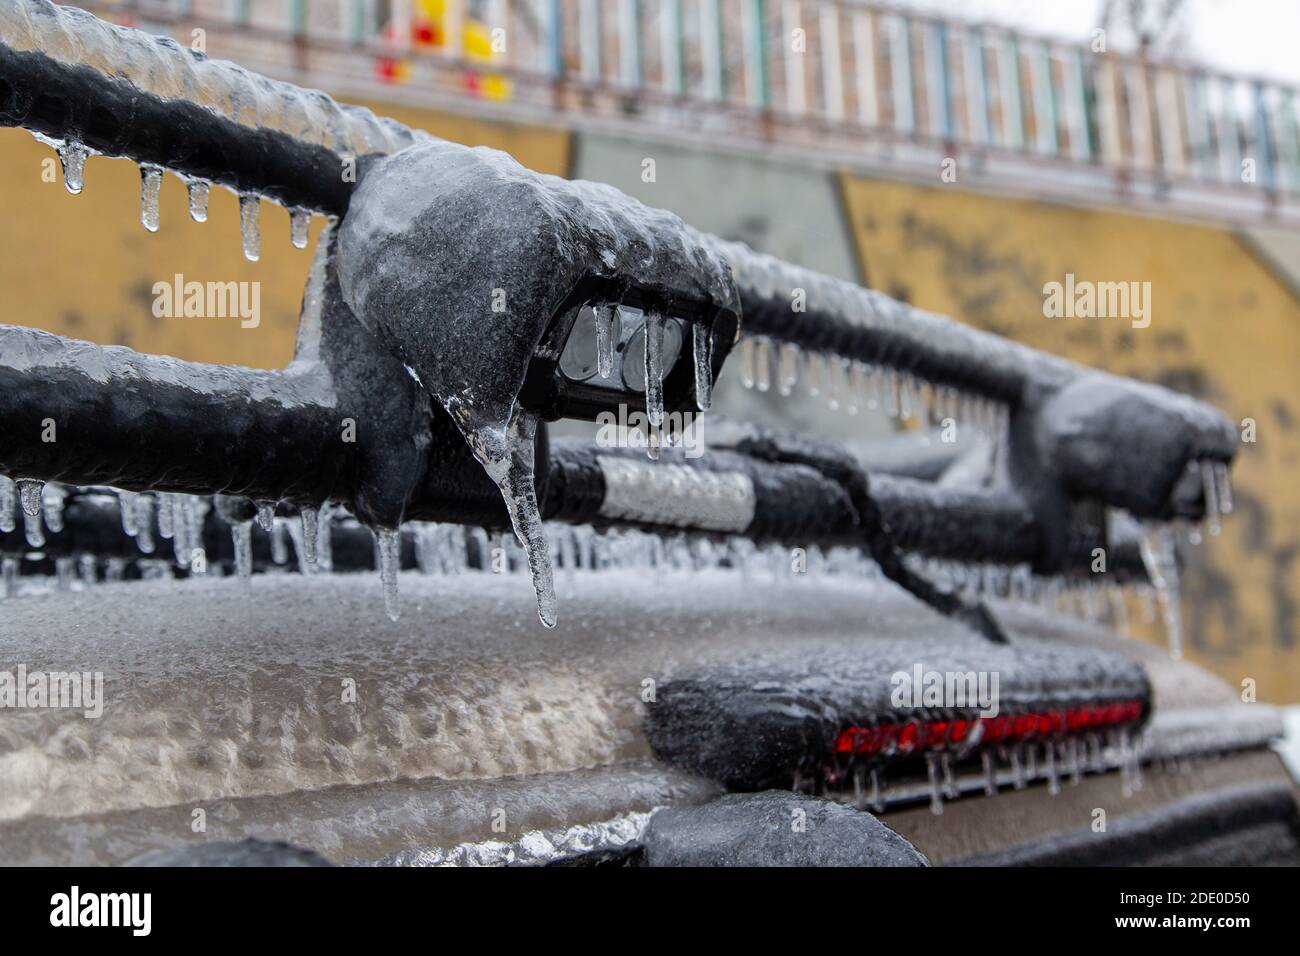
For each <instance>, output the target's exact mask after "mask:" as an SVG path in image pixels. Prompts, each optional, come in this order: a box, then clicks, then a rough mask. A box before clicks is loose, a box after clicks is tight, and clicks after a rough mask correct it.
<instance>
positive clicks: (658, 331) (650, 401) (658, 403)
mask: <svg viewBox="0 0 1300 956" xmlns="http://www.w3.org/2000/svg"><path fill="white" fill-rule="evenodd" d="M645 413H646V418H648V419H649V420H650V424H651V426H652V427H654V428H655V429H658V427H659V426H660V425H662V424H663V420H664V317H663V316H662V315H660V314H659V313H657V312H647V313H646V316H645ZM651 457H652V458H653V457H655V456H654V455H652V456H651Z"/></svg>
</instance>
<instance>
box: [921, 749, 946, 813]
mask: <svg viewBox="0 0 1300 956" xmlns="http://www.w3.org/2000/svg"><path fill="white" fill-rule="evenodd" d="M925 775H926V778H927V779H928V780H929V783H930V812H931V813H933V814H934V815H935V816H936V817H941V816H943V791H942V789H941V788H940V786H939V762H938V759H937V758H936V757H935V755H934V754H926V755H925Z"/></svg>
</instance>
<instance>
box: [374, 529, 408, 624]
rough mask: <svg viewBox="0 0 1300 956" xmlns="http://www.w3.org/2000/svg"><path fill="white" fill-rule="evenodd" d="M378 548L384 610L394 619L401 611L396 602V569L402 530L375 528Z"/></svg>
mask: <svg viewBox="0 0 1300 956" xmlns="http://www.w3.org/2000/svg"><path fill="white" fill-rule="evenodd" d="M375 543H376V545H377V546H378V549H379V580H380V581H381V582H382V583H383V586H384V611H385V613H387V614H388V619H389V620H390V621H396V620H397V618H398V617H399V616H400V614H401V611H400V609H399V607H398V603H397V571H398V568H399V567H400V562H401V557H402V532H401V531H399V530H397V529H395V528H377V529H375Z"/></svg>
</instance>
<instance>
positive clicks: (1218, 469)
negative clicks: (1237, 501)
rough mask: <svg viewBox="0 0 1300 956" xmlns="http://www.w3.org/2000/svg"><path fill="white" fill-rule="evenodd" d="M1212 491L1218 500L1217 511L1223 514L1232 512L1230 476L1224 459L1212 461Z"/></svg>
mask: <svg viewBox="0 0 1300 956" xmlns="http://www.w3.org/2000/svg"><path fill="white" fill-rule="evenodd" d="M1214 492H1215V497H1216V498H1218V501H1219V511H1220V512H1221V513H1223V514H1225V515H1230V514H1232V476H1231V475H1230V474H1229V473H1228V463H1227V462H1225V461H1216V462H1215V463H1214Z"/></svg>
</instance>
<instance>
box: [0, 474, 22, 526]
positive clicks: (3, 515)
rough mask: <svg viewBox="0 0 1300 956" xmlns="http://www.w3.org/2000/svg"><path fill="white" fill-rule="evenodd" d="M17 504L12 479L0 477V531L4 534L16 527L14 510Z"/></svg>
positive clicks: (6, 476)
mask: <svg viewBox="0 0 1300 956" xmlns="http://www.w3.org/2000/svg"><path fill="white" fill-rule="evenodd" d="M17 504H18V491H17V488H15V486H14V483H13V479H11V478H10V477H9V476H8V475H0V531H3V532H5V533H6V534H8V533H9V532H10V531H13V530H14V528H15V527H17V522H16V520H15V516H14V508H15V507H16V506H17Z"/></svg>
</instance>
